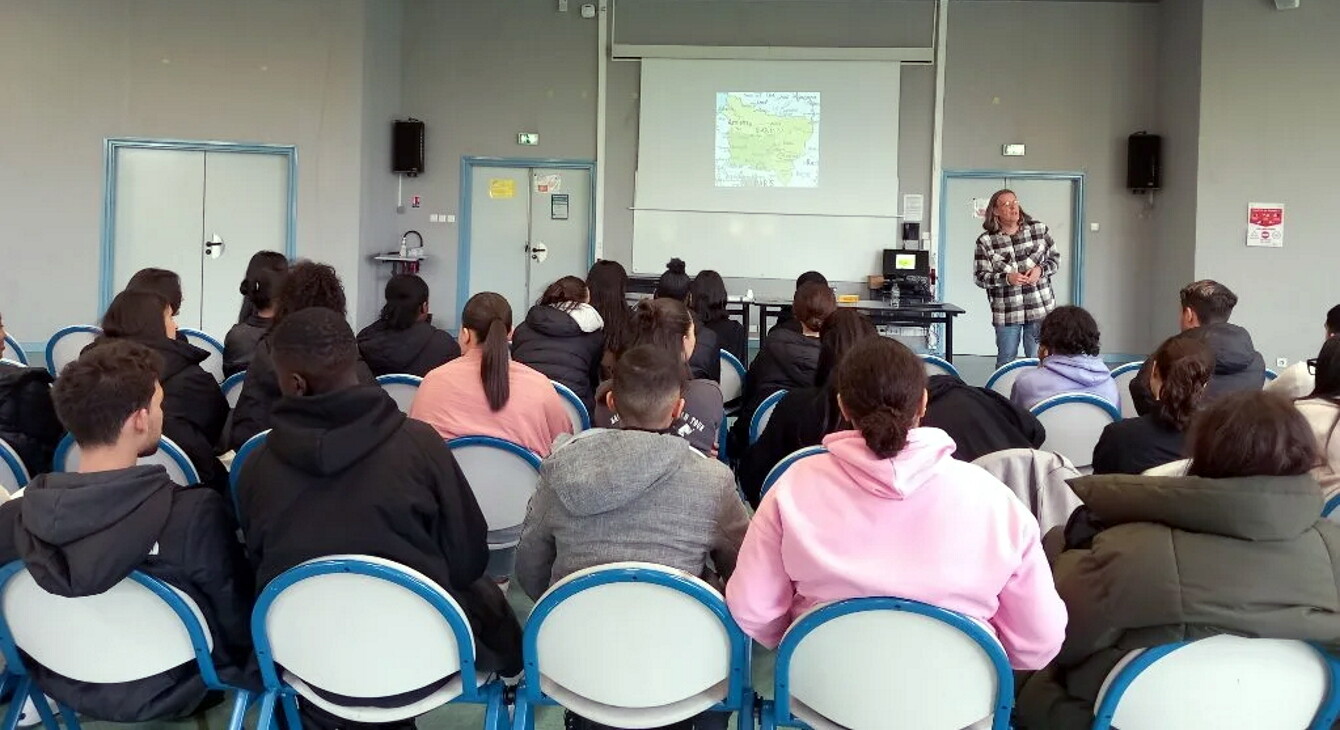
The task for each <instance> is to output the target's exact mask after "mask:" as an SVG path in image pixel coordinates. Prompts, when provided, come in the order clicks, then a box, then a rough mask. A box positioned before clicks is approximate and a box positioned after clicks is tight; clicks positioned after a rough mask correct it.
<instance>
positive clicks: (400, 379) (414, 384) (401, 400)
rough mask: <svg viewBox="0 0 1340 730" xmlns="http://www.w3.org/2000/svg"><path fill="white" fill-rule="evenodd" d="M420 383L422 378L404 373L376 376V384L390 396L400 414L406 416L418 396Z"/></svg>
mask: <svg viewBox="0 0 1340 730" xmlns="http://www.w3.org/2000/svg"><path fill="white" fill-rule="evenodd" d="M422 383H423V378H421V377H419V376H417V375H408V374H405V373H393V374H390V375H378V376H377V384H378V385H380V386H381V387H382V390H384V391H386V394H387V395H389V396H391V398H392V399H393V400H394V401H395V404H396V405H397V406H399V407H400V412H401V413H405V414H408V413H409V409H410V406H412V405H414V396H416V395H418V393H419V386H420V385H421V384H422Z"/></svg>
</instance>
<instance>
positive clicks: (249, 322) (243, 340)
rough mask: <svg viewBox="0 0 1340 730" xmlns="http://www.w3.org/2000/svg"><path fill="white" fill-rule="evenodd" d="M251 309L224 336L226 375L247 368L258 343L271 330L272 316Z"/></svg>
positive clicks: (224, 372)
mask: <svg viewBox="0 0 1340 730" xmlns="http://www.w3.org/2000/svg"><path fill="white" fill-rule="evenodd" d="M249 309H250V311H249V312H248V314H247V316H246V318H245V319H243V320H242V321H241V322H238V323H237V324H235V325H233V326H232V327H230V328H229V329H228V334H226V335H224V337H223V375H224V377H227V376H229V375H233V374H234V373H240V372H242V371H243V370H246V369H247V364H248V363H250V362H251V356H252V355H254V354H255V353H256V343H257V342H260V341H261V337H263V336H264V335H265V333H266V332H268V331H269V330H270V322H271V321H272V320H271V318H270V317H262V316H260V315H259V314H256V311H255V308H249Z"/></svg>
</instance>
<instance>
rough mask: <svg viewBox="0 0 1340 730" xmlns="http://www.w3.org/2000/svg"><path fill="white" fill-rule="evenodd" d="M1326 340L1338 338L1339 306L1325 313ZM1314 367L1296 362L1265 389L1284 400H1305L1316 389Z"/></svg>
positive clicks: (1304, 361)
mask: <svg viewBox="0 0 1340 730" xmlns="http://www.w3.org/2000/svg"><path fill="white" fill-rule="evenodd" d="M1325 330H1326V340H1327V341H1329V340H1330V339H1331V338H1333V337H1337V336H1340V304H1337V305H1335V306H1334V307H1331V309H1330V311H1328V312H1327V313H1326V324H1325ZM1313 371H1314V366H1313V364H1312V363H1309V362H1308V361H1307V360H1299V361H1298V362H1296V363H1294V364H1292V365H1290V366H1289V367H1287V368H1285V369H1284V370H1283V371H1282V372H1281V373H1280V374H1279V377H1278V378H1275V379H1274V380H1272V381H1270V382H1268V383H1266V387H1265V389H1266V390H1268V391H1270V392H1272V393H1279V394H1280V395H1282V396H1284V397H1285V398H1306V397H1308V396H1309V395H1311V394H1312V391H1313V390H1314V389H1316V386H1317V377H1316V373H1315V372H1313Z"/></svg>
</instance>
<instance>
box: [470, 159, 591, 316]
mask: <svg viewBox="0 0 1340 730" xmlns="http://www.w3.org/2000/svg"><path fill="white" fill-rule="evenodd" d="M590 191H591V173H590V172H589V171H587V170H568V169H549V168H527V167H515V168H512V167H505V168H499V167H488V168H484V167H480V168H476V169H475V171H474V174H473V177H472V189H471V192H470V221H471V223H470V261H469V267H470V271H469V282H470V289H469V291H468V292H467V293H466V296H465V297H464V298H468V297H469V296H470V295H473V294H477V293H479V292H482V291H493V292H497V293H499V294H502V295H503V296H504V297H506V298H507V301H508V303H509V304H511V305H512V312H513V319H514V320H516V321H518V322H519V321H520V320H521V318H522V317H523V316H525V312H526V310H527V309H529V308H530V306H531V305H533V304H534V303H535V302H536V301H537V300H538V299H539V298H540V295H541V294H542V293H543V292H544V290H545V288H546V287H548V286H549V284H551V283H553V282H554V281H555V280H556V279H559V278H561V277H564V276H569V275H572V276H580V277H582V278H585V277H586V270H587V268H588V267H589V266H590V241H591V197H590Z"/></svg>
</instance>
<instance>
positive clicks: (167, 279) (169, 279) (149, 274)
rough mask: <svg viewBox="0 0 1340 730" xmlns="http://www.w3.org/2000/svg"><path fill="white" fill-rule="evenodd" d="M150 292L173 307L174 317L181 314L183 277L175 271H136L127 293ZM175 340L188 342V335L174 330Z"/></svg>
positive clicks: (129, 282)
mask: <svg viewBox="0 0 1340 730" xmlns="http://www.w3.org/2000/svg"><path fill="white" fill-rule="evenodd" d="M130 290H136V291H149V292H153V293H155V294H157V295H158V296H160V297H163V298H164V299H166V300H167V302H168V304H169V305H171V306H172V316H173V317H174V318H175V317H176V316H177V315H179V314H181V303H182V293H181V277H180V276H178V275H177V272H175V271H168V270H167V269H156V268H152V267H150V268H147V269H140V270H139V271H136V272H135V273H134V275H132V276H131V277H130V281H128V282H126V291H130ZM172 337H173V339H177V340H181V341H182V342H185V341H186V335H184V334H182V333H181V332H179V331H177V330H173V334H172Z"/></svg>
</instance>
